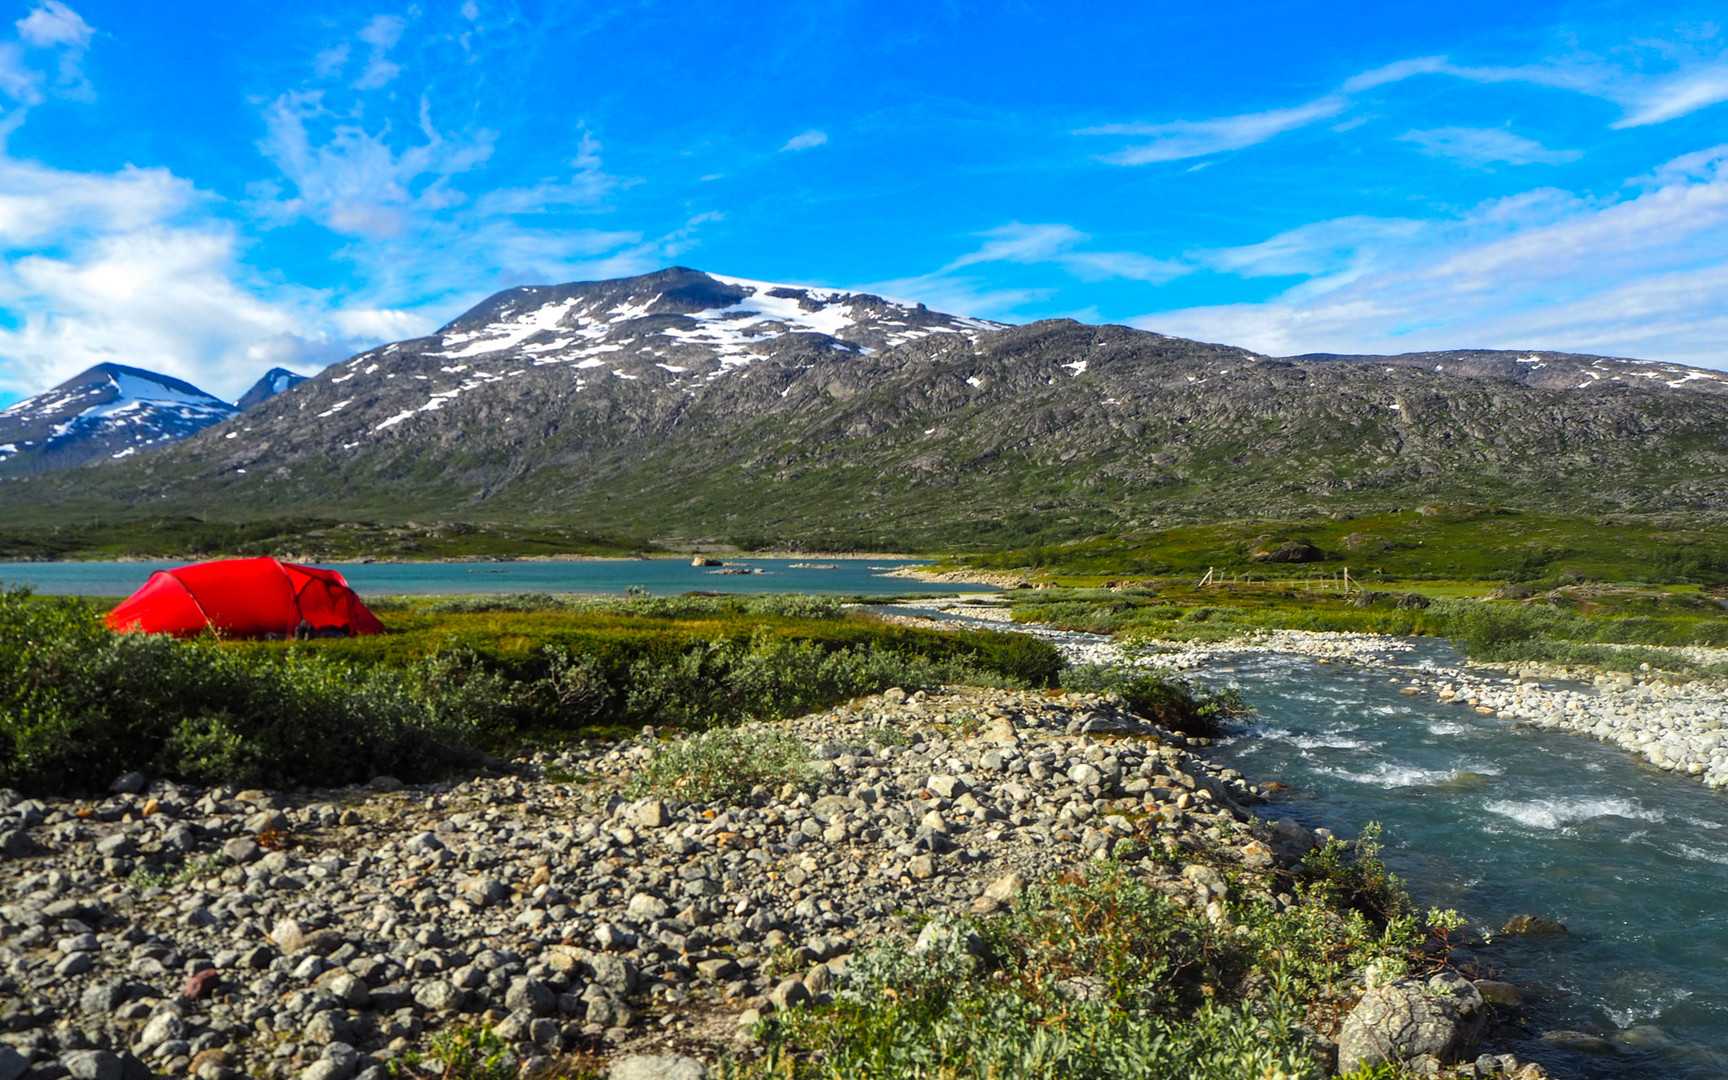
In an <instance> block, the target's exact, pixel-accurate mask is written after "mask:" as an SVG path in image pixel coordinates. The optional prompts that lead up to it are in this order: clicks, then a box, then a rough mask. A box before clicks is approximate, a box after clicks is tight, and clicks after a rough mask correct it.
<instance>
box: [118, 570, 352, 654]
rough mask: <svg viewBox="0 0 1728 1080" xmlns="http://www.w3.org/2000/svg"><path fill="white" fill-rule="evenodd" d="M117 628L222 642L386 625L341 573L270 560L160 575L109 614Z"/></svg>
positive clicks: (316, 634) (319, 634) (342, 633)
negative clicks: (209, 633) (209, 632)
mask: <svg viewBox="0 0 1728 1080" xmlns="http://www.w3.org/2000/svg"><path fill="white" fill-rule="evenodd" d="M108 625H109V626H112V627H113V628H114V629H116V630H142V631H144V632H145V633H150V634H178V635H181V636H190V635H193V634H201V633H203V632H204V630H205V629H206V628H211V629H214V630H216V631H217V632H218V633H220V634H222V635H224V636H226V637H237V638H260V637H276V638H289V637H336V636H348V635H353V634H381V633H383V632H384V624H383V623H381V622H379V621H378V618H377V616H375V615H373V614H372V613H371V612H370V611H367V610H366V605H365V604H362V603H361V602H360V598H359V597H358V596H356V595H355V594H354V590H353V589H351V588H349V587H348V582H346V581H344V580H343V578H342V575H341V574H338V573H336V572H335V571H334V570H320V569H318V568H317V567H315V566H299V565H296V564H294V563H284V562H277V561H276V560H275V559H271V558H262V559H223V560H221V561H219V562H207V563H198V564H196V565H194V566H182V567H179V568H177V569H174V570H158V571H156V573H154V574H151V575H150V580H149V581H146V582H145V583H144V587H143V588H142V589H139V590H138V591H137V592H135V593H133V594H132V595H131V596H129V597H127V598H126V600H125V601H124V602H123V603H121V604H120V606H119V607H117V608H115V609H114V610H113V611H110V612H109V613H108Z"/></svg>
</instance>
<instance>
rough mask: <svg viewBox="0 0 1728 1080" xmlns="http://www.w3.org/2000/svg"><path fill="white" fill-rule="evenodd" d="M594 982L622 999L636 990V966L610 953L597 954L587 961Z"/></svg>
mask: <svg viewBox="0 0 1728 1080" xmlns="http://www.w3.org/2000/svg"><path fill="white" fill-rule="evenodd" d="M588 966H589V967H591V968H593V969H594V982H595V983H596V984H598V985H599V986H602V987H604V988H606V989H607V990H610V991H612V992H613V993H614V994H617V995H619V996H620V997H623V996H624V995H627V994H629V993H630V992H631V991H632V990H634V989H636V977H637V972H636V965H635V964H632V963H631V962H630V961H628V960H626V959H624V958H623V957H621V956H616V955H613V954H612V953H598V954H596V955H595V956H594V957H593V958H592V959H590V960H589V961H588Z"/></svg>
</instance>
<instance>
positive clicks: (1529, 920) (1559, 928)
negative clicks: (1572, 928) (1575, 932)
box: [1500, 915, 1566, 937]
mask: <svg viewBox="0 0 1728 1080" xmlns="http://www.w3.org/2000/svg"><path fill="white" fill-rule="evenodd" d="M1500 932H1501V933H1502V934H1523V935H1524V936H1525V937H1565V936H1566V927H1565V926H1564V925H1562V924H1560V923H1557V922H1555V921H1554V920H1553V919H1544V918H1542V917H1540V916H1537V915H1514V916H1512V917H1511V918H1510V919H1507V920H1506V925H1505V926H1503V927H1501V929H1500Z"/></svg>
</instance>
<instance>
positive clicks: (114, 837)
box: [96, 832, 138, 859]
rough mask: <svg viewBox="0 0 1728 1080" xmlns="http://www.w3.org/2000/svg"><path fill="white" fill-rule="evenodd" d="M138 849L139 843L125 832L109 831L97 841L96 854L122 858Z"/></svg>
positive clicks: (110, 857)
mask: <svg viewBox="0 0 1728 1080" xmlns="http://www.w3.org/2000/svg"><path fill="white" fill-rule="evenodd" d="M136 850H138V845H137V844H136V843H134V842H133V840H132V838H131V837H130V836H127V835H126V834H125V833H123V832H117V833H109V834H108V835H107V836H104V837H103V838H102V839H100V840H98V841H96V854H98V855H100V856H102V857H103V858H105V859H121V858H125V857H126V856H128V855H130V854H132V853H133V852H134V851H136Z"/></svg>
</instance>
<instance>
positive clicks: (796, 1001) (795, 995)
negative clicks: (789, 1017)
mask: <svg viewBox="0 0 1728 1080" xmlns="http://www.w3.org/2000/svg"><path fill="white" fill-rule="evenodd" d="M810 996H811V995H810V988H809V987H808V986H805V985H804V981H803V980H802V979H786V980H784V981H782V982H781V983H780V984H779V985H777V986H775V987H774V989H772V990H770V991H768V1000H769V1001H772V1002H773V1003H774V1007H775V1008H777V1009H790V1008H793V1007H795V1006H798V1005H802V1004H803V1003H804V1002H806V1001H809V1000H810Z"/></svg>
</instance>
